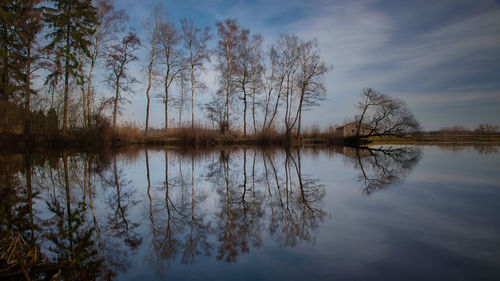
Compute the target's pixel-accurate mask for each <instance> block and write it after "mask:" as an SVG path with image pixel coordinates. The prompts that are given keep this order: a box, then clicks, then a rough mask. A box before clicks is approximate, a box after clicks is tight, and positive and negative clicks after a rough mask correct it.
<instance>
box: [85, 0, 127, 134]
mask: <svg viewBox="0 0 500 281" xmlns="http://www.w3.org/2000/svg"><path fill="white" fill-rule="evenodd" d="M95 5H96V8H97V24H96V26H95V32H94V34H92V36H91V37H90V41H91V45H90V48H89V49H90V60H89V69H88V74H87V75H86V76H87V77H86V78H87V89H86V94H85V98H84V114H86V115H87V116H86V117H84V118H85V119H86V120H87V124H86V125H87V126H91V125H92V124H91V122H92V121H91V120H92V102H93V101H92V93H93V89H92V81H93V76H94V70H95V67H96V64H97V63H98V61H99V59H100V58H101V57H102V55H103V52H104V50H105V49H107V48H109V45H110V43H111V42H113V41H114V40H116V34H117V33H119V32H122V31H123V30H124V23H125V22H126V21H127V15H126V14H125V11H124V10H116V9H115V7H114V5H113V2H112V0H97V1H96V3H95ZM85 106H86V108H85Z"/></svg>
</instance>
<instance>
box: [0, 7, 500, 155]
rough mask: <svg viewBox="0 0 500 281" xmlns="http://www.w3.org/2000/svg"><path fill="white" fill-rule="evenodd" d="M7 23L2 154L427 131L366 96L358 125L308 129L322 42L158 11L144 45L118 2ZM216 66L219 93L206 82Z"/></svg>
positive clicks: (380, 98) (406, 114) (332, 140)
mask: <svg viewBox="0 0 500 281" xmlns="http://www.w3.org/2000/svg"><path fill="white" fill-rule="evenodd" d="M0 21H1V25H0V29H1V30H0V38H1V39H2V40H1V41H0V146H4V147H23V148H26V147H82V146H85V147H110V146H119V145H125V144H148V145H162V144H168V145H193V146H213V145H220V144H224V145H229V144H252V145H269V144H280V145H283V144H284V145H305V144H344V143H346V142H347V143H349V144H359V143H364V142H369V141H374V140H375V141H378V140H381V139H385V140H388V138H387V136H392V137H394V136H396V137H403V136H410V135H413V136H415V134H417V133H418V132H419V131H420V132H421V128H420V125H419V124H418V122H417V120H416V118H415V117H414V116H413V114H412V112H411V110H410V109H409V107H408V106H407V105H406V103H405V102H404V101H402V100H400V99H398V98H396V97H390V96H387V95H385V94H382V93H379V92H377V91H375V90H373V89H370V88H366V89H364V90H362V94H361V99H360V102H359V103H358V104H357V108H358V112H357V113H356V115H355V116H354V118H353V119H346V120H348V121H351V122H350V126H351V127H346V126H335V125H332V126H328V127H327V128H320V127H319V126H315V125H313V126H309V127H307V126H305V125H304V124H303V122H304V121H303V120H304V115H306V114H307V112H308V111H310V110H312V109H314V108H315V107H317V106H319V105H320V104H321V102H322V101H323V100H324V99H325V97H326V93H327V89H326V88H325V82H324V76H325V74H326V73H327V72H329V71H330V70H332V66H331V65H330V64H329V63H327V62H326V61H325V60H324V59H323V57H322V55H321V51H320V49H319V46H318V44H317V42H316V40H304V39H302V38H299V37H298V36H296V35H293V34H282V35H281V36H280V37H279V38H278V39H277V40H275V41H274V42H267V43H266V42H265V39H264V38H263V36H262V35H261V34H258V33H252V32H251V31H250V30H249V29H247V28H245V27H243V26H241V25H240V24H239V23H238V21H237V20H236V19H225V20H222V21H218V22H216V24H215V31H214V30H212V28H211V27H209V26H205V27H203V26H198V25H197V24H196V22H194V21H193V20H192V19H182V20H180V22H179V23H176V22H173V21H171V20H170V19H169V17H168V13H167V11H165V10H164V9H163V8H162V7H161V6H158V7H155V9H154V11H153V12H152V14H151V16H150V17H149V20H148V22H145V23H144V30H145V35H144V36H142V35H141V34H137V33H135V31H134V30H133V28H131V26H130V24H129V21H128V16H127V15H126V13H125V11H123V10H119V9H117V8H115V6H114V4H113V2H112V1H111V0H96V1H90V0H74V1H67V0H51V1H40V0H18V1H10V2H8V3H7V2H6V3H5V4H2V5H1V7H0ZM209 67H213V69H212V70H213V71H214V73H215V75H216V76H215V77H216V86H215V88H214V89H211V88H209V87H208V86H207V85H206V84H205V82H204V81H206V78H207V77H206V76H207V73H206V72H207V70H209V69H208V68H209ZM140 69H142V70H145V71H143V72H144V73H143V75H142V76H141V74H140V73H138V72H140V71H138V70H140ZM97 76H98V77H104V80H101V81H98V80H96V79H95V77H97ZM142 88H144V89H145V92H144V93H140V90H138V89H142ZM141 91H142V90H141ZM142 94H145V96H146V98H147V103H146V104H144V105H134V107H142V106H144V112H145V118H144V124H145V125H142V124H143V123H142V120H141V121H139V122H140V123H141V125H137V124H129V123H126V122H123V121H120V118H121V117H120V115H121V114H127V113H126V112H123V111H124V107H123V106H124V104H126V103H127V102H129V101H130V100H131V96H132V95H142ZM202 94H203V97H202ZM151 102H159V103H161V104H163V106H164V112H163V115H164V116H163V117H164V122H163V124H162V125H161V126H160V127H158V126H157V127H151V125H150V106H151ZM353 126H354V129H353V128H352V127H353ZM150 127H151V128H150ZM342 127H344V130H343V131H341V130H339V129H340V128H342ZM346 128H348V129H349V130H346ZM457 128H462V129H463V127H457ZM457 128H455V127H453V128H451V129H450V130H448V131H450V132H458V131H461V132H462V131H464V130H465V131H466V132H465V133H466V135H468V134H474V135H495V134H498V126H495V125H489V124H482V125H480V126H479V127H478V128H477V129H476V130H474V131H472V130H467V129H463V130H458V129H457ZM448 131H446V133H448ZM441 133H445V130H443V131H442V132H441ZM441 133H438V134H441ZM459 135H464V134H463V133H460V134H459ZM374 137H376V138H374ZM405 139H408V138H405ZM490 139H491V138H475V139H474V140H475V141H489V140H490ZM398 140H399V139H398ZM412 140H414V141H419V140H422V138H421V137H419V138H417V137H414V138H413V139H412ZM449 140H452V141H469V140H470V139H464V138H463V137H458V136H455V135H454V138H453V139H450V138H449Z"/></svg>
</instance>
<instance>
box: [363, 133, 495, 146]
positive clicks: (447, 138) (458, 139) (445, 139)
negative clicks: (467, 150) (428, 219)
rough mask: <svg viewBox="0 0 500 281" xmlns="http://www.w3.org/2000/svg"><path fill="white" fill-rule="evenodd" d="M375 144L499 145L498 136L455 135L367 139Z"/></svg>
mask: <svg viewBox="0 0 500 281" xmlns="http://www.w3.org/2000/svg"><path fill="white" fill-rule="evenodd" d="M367 140H368V141H369V142H371V143H376V144H447V143H457V144H474V143H488V144H500V136H456V135H435V136H426V135H424V136H404V137H394V136H383V137H369V138H368V139H367Z"/></svg>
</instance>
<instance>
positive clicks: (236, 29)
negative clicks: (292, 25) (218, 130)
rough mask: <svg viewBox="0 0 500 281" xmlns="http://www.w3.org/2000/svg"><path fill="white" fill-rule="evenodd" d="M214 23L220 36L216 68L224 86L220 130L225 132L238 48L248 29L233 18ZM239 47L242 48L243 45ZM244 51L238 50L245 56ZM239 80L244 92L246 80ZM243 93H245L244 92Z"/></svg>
mask: <svg viewBox="0 0 500 281" xmlns="http://www.w3.org/2000/svg"><path fill="white" fill-rule="evenodd" d="M216 25H217V29H218V32H219V37H220V39H219V44H218V48H217V56H218V58H219V65H218V67H217V68H218V70H219V72H220V75H221V78H222V79H221V80H222V85H223V87H225V102H224V119H225V122H226V124H225V126H224V127H223V128H222V131H223V132H226V129H229V128H226V126H229V102H230V97H231V95H232V94H233V92H234V90H233V80H234V79H235V77H234V76H235V74H236V73H235V72H236V65H237V63H238V62H237V59H238V58H237V56H238V48H240V46H242V45H245V44H246V42H247V41H248V34H249V30H248V29H243V28H241V27H240V26H239V25H238V23H237V21H236V20H235V19H226V20H225V21H223V22H217V23H216ZM241 48H242V49H244V47H241ZM246 53H248V52H246V51H244V50H240V55H245V56H246V55H247V54H246ZM244 71H245V70H244ZM247 78H248V74H245V75H244V77H242V79H244V80H245V79H247ZM240 82H241V83H243V86H242V87H243V91H244V92H245V87H246V84H247V83H248V82H247V81H240ZM241 83H240V84H241ZM244 95H246V94H245V93H244ZM245 98H246V97H245ZM245 126H246V123H245ZM245 129H246V127H245Z"/></svg>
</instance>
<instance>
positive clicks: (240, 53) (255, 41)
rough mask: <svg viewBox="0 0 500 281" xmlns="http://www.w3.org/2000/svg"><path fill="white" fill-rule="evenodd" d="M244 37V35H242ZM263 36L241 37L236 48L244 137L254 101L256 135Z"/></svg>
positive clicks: (236, 71)
mask: <svg viewBox="0 0 500 281" xmlns="http://www.w3.org/2000/svg"><path fill="white" fill-rule="evenodd" d="M242 35H243V34H242ZM261 46H262V36H260V35H254V36H253V37H251V38H250V37H249V36H241V37H240V41H239V44H238V46H237V48H236V58H235V61H236V65H235V83H236V85H237V86H236V88H237V89H236V90H237V91H238V92H240V94H241V97H240V99H241V100H242V101H243V135H244V136H246V135H247V108H248V102H249V99H250V98H251V99H252V117H253V126H254V133H255V126H256V125H255V95H256V93H257V88H258V84H259V83H260V74H261V72H262V65H261V62H260V60H261Z"/></svg>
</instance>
